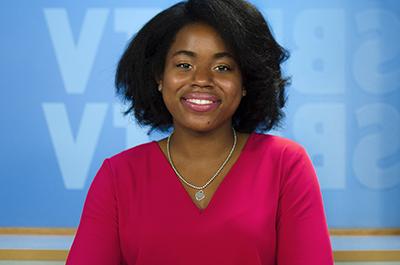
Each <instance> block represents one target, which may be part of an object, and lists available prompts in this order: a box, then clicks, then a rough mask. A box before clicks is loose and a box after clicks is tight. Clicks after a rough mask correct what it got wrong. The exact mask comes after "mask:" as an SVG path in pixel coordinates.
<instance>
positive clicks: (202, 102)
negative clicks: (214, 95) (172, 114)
mask: <svg viewBox="0 0 400 265" xmlns="http://www.w3.org/2000/svg"><path fill="white" fill-rule="evenodd" d="M186 101H189V102H192V103H194V104H199V105H206V104H212V103H213V102H212V101H210V100H206V99H194V98H189V99H186Z"/></svg>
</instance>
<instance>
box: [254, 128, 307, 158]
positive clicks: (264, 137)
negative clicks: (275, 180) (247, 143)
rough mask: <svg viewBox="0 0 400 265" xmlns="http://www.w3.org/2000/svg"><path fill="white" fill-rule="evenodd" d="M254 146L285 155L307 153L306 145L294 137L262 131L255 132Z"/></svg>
mask: <svg viewBox="0 0 400 265" xmlns="http://www.w3.org/2000/svg"><path fill="white" fill-rule="evenodd" d="M252 148H255V149H260V150H262V151H268V153H272V154H281V155H285V156H293V155H294V156H297V155H301V154H304V153H305V149H304V147H303V146H302V145H301V144H299V143H298V142H296V141H294V140H292V139H289V138H285V137H282V136H277V135H272V134H262V133H253V135H252Z"/></svg>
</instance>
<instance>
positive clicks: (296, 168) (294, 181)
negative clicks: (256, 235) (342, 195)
mask: <svg viewBox="0 0 400 265" xmlns="http://www.w3.org/2000/svg"><path fill="white" fill-rule="evenodd" d="M282 159H283V160H282V163H284V168H283V174H284V175H283V178H282V180H281V188H280V195H279V206H278V214H277V265H293V264H297V265H333V257H332V247H331V243H330V239H329V232H328V227H327V224H326V219H325V213H324V208H323V202H322V196H321V191H320V187H319V184H318V179H317V176H316V174H315V170H314V168H313V166H312V163H311V161H310V159H309V157H308V155H307V153H306V152H305V150H304V149H303V148H299V150H298V151H297V152H296V153H295V154H290V157H288V156H286V157H285V155H283V156H282Z"/></svg>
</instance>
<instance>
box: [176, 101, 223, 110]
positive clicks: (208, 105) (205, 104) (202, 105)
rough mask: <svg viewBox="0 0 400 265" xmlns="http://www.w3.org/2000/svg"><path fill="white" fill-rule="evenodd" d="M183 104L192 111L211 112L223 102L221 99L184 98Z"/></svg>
mask: <svg viewBox="0 0 400 265" xmlns="http://www.w3.org/2000/svg"><path fill="white" fill-rule="evenodd" d="M181 101H182V104H183V105H184V106H185V107H186V108H187V109H189V110H190V111H192V112H209V111H213V110H215V109H216V108H218V106H219V105H220V103H221V100H216V101H213V100H208V99H195V98H188V99H186V98H182V99H181Z"/></svg>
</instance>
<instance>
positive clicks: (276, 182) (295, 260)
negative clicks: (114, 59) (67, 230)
mask: <svg viewBox="0 0 400 265" xmlns="http://www.w3.org/2000/svg"><path fill="white" fill-rule="evenodd" d="M286 58H287V55H286V52H285V50H284V49H283V48H281V47H280V46H279V45H278V44H277V43H276V41H275V40H274V38H273V37H272V35H271V32H270V30H269V28H268V26H267V23H266V22H265V20H264V18H263V17H262V15H261V14H260V13H259V11H257V10H256V8H255V7H253V6H252V5H250V4H249V3H247V2H245V1H242V0H189V1H187V2H181V3H178V4H176V5H174V6H172V7H170V8H169V9H167V10H165V11H163V12H161V13H160V14H158V15H157V16H156V17H154V18H153V19H152V20H151V21H149V22H148V23H147V24H146V25H145V26H144V27H143V28H142V29H141V30H140V31H139V32H138V33H137V35H136V36H135V37H134V38H133V40H132V41H131V43H130V45H129V46H128V48H127V49H126V51H125V53H124V54H123V56H122V58H121V60H120V62H119V65H118V69H117V74H116V86H117V92H118V93H120V94H121V95H122V96H123V98H124V99H125V100H127V101H128V102H129V103H130V108H129V109H128V110H127V112H126V114H129V113H132V114H134V115H135V117H136V119H137V120H138V122H139V123H140V124H142V125H150V126H151V129H152V130H160V131H167V130H169V129H171V128H173V132H172V133H171V134H170V135H169V137H168V138H166V139H163V140H161V141H158V142H156V141H153V142H150V143H146V144H143V145H140V146H136V147H134V148H131V149H129V150H126V151H124V152H122V153H120V154H117V155H115V156H113V157H111V158H109V159H106V160H105V161H104V163H103V165H102V166H101V168H100V170H99V172H98V173H97V175H96V177H95V179H94V180H93V183H92V185H91V187H90V189H89V193H88V195H87V199H86V202H85V206H84V210H83V214H82V218H81V222H80V225H79V228H78V231H77V234H76V237H75V240H74V243H73V245H72V248H71V251H70V253H69V257H68V260H67V264H69V265H78V264H85V265H86V264H104V265H106V264H107V265H113V264H137V265H141V264H143V265H150V264H164V265H165V264H174V265H179V264H202V265H203V264H248V265H253V264H254V265H255V264H263V265H272V264H278V265H299V264H300V265H301V264H304V265H314V264H315V265H317V264H318V265H322V264H323V265H325V264H326V265H328V264H333V261H332V251H331V245H330V241H329V234H328V230H327V225H326V220H325V215H324V210H323V205H322V199H321V193H320V189H319V186H318V181H317V178H316V175H315V172H314V169H313V167H312V164H311V162H310V160H309V158H308V156H307V154H306V152H305V151H304V149H303V148H302V147H301V146H300V145H298V144H296V143H295V142H293V141H290V140H288V139H284V138H282V137H277V136H272V135H268V134H260V133H256V132H255V131H256V130H258V131H259V132H261V131H268V130H270V129H272V128H274V127H275V126H277V125H278V123H279V121H280V120H281V118H282V117H283V113H282V108H283V107H284V105H285V93H284V87H285V85H286V80H285V79H284V78H283V77H282V74H281V70H280V64H281V63H282V62H283V61H284V60H285V59H286Z"/></svg>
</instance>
